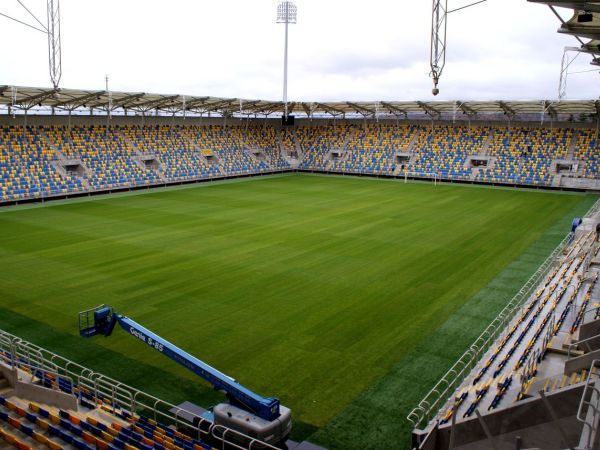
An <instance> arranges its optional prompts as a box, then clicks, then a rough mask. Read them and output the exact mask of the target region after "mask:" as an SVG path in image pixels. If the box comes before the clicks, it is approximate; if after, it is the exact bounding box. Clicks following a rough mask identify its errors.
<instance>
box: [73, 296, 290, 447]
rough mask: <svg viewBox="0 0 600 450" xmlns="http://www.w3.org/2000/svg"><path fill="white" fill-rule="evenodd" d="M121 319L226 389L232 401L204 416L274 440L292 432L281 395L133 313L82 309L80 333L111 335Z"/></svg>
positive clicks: (159, 348) (154, 345)
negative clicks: (197, 353)
mask: <svg viewBox="0 0 600 450" xmlns="http://www.w3.org/2000/svg"><path fill="white" fill-rule="evenodd" d="M117 323H118V324H119V325H120V326H121V328H123V329H124V330H125V331H126V332H128V333H129V334H131V335H132V336H134V337H135V338H137V339H139V340H140V341H142V342H144V343H145V344H147V345H148V346H150V347H152V348H153V349H154V350H156V351H158V352H160V353H162V354H163V355H165V356H166V357H168V358H170V359H172V360H173V361H175V362H177V363H179V364H181V365H182V366H183V367H185V368H186V369H189V370H191V371H192V372H194V373H195V374H196V375H198V376H200V377H202V378H203V379H204V380H206V381H208V382H209V383H210V384H211V385H212V386H213V387H214V389H215V390H217V391H222V392H224V393H225V395H226V396H227V398H228V399H229V403H220V404H218V405H216V406H214V407H213V408H212V411H210V410H209V411H207V412H206V413H205V414H204V415H203V417H204V418H206V419H208V420H210V421H212V422H214V423H215V424H218V425H223V426H226V427H228V428H232V429H234V430H236V431H239V432H241V433H244V434H246V435H248V436H250V437H252V438H256V439H260V440H261V441H264V442H267V443H270V444H276V443H280V442H283V441H284V440H285V439H286V438H287V436H288V435H289V433H290V431H291V429H292V414H291V411H290V409H289V408H286V407H285V406H283V405H280V404H279V400H278V399H276V398H272V397H262V396H260V395H258V394H256V393H254V392H252V391H251V390H250V389H247V388H245V387H244V386H242V385H241V384H239V383H238V382H237V381H235V380H234V379H233V378H231V377H229V376H227V375H225V374H224V373H222V372H219V371H218V370H217V369H215V368H214V367H211V366H209V365H208V364H206V363H205V362H203V361H200V360H199V359H198V358H196V357H194V356H192V355H190V354H189V353H187V352H185V351H183V350H182V349H180V348H179V347H177V346H176V345H174V344H172V343H170V342H169V341H167V340H166V339H163V338H161V337H160V336H158V335H157V334H154V333H153V332H152V331H150V330H148V329H147V328H144V327H143V326H142V325H140V324H139V323H137V322H135V321H134V320H132V319H130V318H129V317H125V316H123V315H121V314H119V313H117V312H115V311H114V310H113V308H112V307H111V306H106V305H101V306H98V307H96V308H93V309H90V310H87V311H82V312H80V313H79V334H80V335H81V336H83V337H92V336H95V335H97V334H101V335H104V336H106V337H108V336H110V335H111V333H112V332H113V330H114V328H115V325H116V324H117Z"/></svg>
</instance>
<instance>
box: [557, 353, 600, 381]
mask: <svg viewBox="0 0 600 450" xmlns="http://www.w3.org/2000/svg"><path fill="white" fill-rule="evenodd" d="M595 359H600V350H595V351H593V352H589V353H586V354H585V355H581V356H578V357H577V358H571V359H569V360H568V361H566V362H565V372H564V374H565V375H571V374H572V373H573V372H581V371H582V370H583V369H586V370H589V368H590V366H591V365H592V361H594V360H595Z"/></svg>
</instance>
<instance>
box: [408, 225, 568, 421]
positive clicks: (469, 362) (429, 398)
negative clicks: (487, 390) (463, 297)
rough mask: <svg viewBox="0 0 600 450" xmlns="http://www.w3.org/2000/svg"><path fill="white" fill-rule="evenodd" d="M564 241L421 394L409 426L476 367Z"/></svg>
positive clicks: (424, 416)
mask: <svg viewBox="0 0 600 450" xmlns="http://www.w3.org/2000/svg"><path fill="white" fill-rule="evenodd" d="M568 241H569V236H566V237H565V238H564V239H563V240H562V241H561V243H560V244H558V246H557V247H556V248H555V249H554V251H553V252H552V253H551V254H550V256H548V258H546V260H545V261H544V262H543V263H542V265H541V266H540V267H539V268H538V269H537V270H536V272H535V273H534V274H533V275H532V276H531V277H530V278H529V279H528V280H527V282H526V283H525V284H524V285H523V286H522V287H521V289H519V291H518V292H517V293H516V294H515V296H514V297H513V298H512V299H511V301H510V302H509V303H508V304H507V305H506V306H505V307H504V309H502V311H500V313H499V314H498V315H497V316H496V317H495V318H494V319H493V320H492V322H491V323H490V324H489V325H488V326H487V328H486V329H485V330H484V331H483V332H482V333H481V334H480V335H479V337H477V339H476V340H475V342H474V343H473V344H471V346H470V347H469V349H468V350H467V351H465V353H463V355H462V356H461V357H460V358H459V359H458V361H456V363H454V365H453V366H452V367H451V368H450V369H449V370H448V371H447V372H446V374H445V375H444V376H443V377H442V378H441V379H440V381H438V383H437V384H436V385H435V386H434V387H433V388H432V389H431V390H430V391H429V392H428V393H427V395H425V397H424V398H423V400H421V402H420V403H419V405H418V406H417V407H416V408H415V409H413V410H412V411H411V412H410V413H409V415H408V417H407V420H408V421H409V422H410V423H411V424H412V426H413V427H418V426H423V425H426V422H428V421H429V420H430V419H431V418H433V415H434V414H437V411H438V410H439V408H440V407H441V406H442V402H446V400H447V398H448V397H449V395H450V394H451V393H452V392H454V390H455V389H456V388H457V387H458V386H459V385H460V384H461V383H462V382H463V380H464V379H465V378H466V376H467V375H468V374H469V373H470V372H471V370H472V369H473V368H474V367H475V366H476V364H477V362H478V361H479V359H480V358H481V356H482V355H483V354H485V352H487V351H488V350H489V348H490V347H491V345H492V344H493V343H494V342H495V340H496V339H497V338H498V336H500V334H501V332H502V331H504V329H505V328H506V327H507V326H508V324H509V323H510V321H511V320H512V319H513V317H514V315H515V314H516V312H517V311H518V310H519V309H520V308H521V307H522V306H523V304H524V303H525V301H526V300H527V299H528V298H529V296H530V295H531V293H532V292H533V290H534V289H535V287H537V286H538V285H539V283H540V281H541V280H542V279H543V278H544V277H545V276H546V275H547V273H548V271H549V269H550V267H551V266H552V265H553V264H554V263H555V262H556V257H557V256H558V255H559V253H560V252H561V251H562V250H563V248H564V247H565V246H566V244H567V243H568ZM460 366H462V367H460ZM459 367H460V369H459ZM443 384H445V385H446V387H445V388H443V389H440V388H441V386H442V385H443Z"/></svg>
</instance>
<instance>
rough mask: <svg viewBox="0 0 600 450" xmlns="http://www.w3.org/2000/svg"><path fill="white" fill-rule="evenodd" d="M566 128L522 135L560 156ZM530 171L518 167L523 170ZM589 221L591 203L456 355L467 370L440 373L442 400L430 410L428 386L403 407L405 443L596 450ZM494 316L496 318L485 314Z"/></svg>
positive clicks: (598, 315)
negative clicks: (514, 301)
mask: <svg viewBox="0 0 600 450" xmlns="http://www.w3.org/2000/svg"><path fill="white" fill-rule="evenodd" d="M519 134H521V133H519ZM570 136H572V135H570V134H569V132H568V131H560V132H558V133H552V134H550V133H538V134H536V135H535V137H534V138H533V139H532V142H533V141H537V142H538V144H536V145H538V146H539V145H540V144H539V142H540V141H542V140H543V141H544V142H546V144H549V145H548V148H549V150H543V151H542V150H540V153H544V154H545V155H546V159H547V158H550V157H557V156H561V152H564V151H565V147H564V146H565V144H566V143H568V139H569V137H570ZM527 142H528V141H527ZM531 167H533V168H534V169H535V167H536V166H535V165H531V166H530V168H531ZM534 169H528V170H527V171H523V172H521V173H523V174H524V176H526V177H529V176H530V174H531V173H532V172H531V171H530V170H534ZM599 220H600V202H597V203H596V204H595V205H594V207H593V208H592V210H591V211H590V212H589V213H588V216H587V217H586V218H585V219H584V220H583V222H582V224H581V225H579V227H578V228H577V229H576V230H575V232H574V233H572V234H571V235H570V236H568V237H567V238H566V239H565V241H563V244H562V245H561V246H560V247H559V248H558V251H557V252H555V254H553V255H551V257H550V258H549V259H548V263H547V264H545V265H543V266H542V267H543V268H544V269H543V271H542V272H540V273H543V274H544V276H543V277H541V278H540V282H539V284H538V285H537V286H536V285H535V284H531V283H530V288H529V290H531V291H532V293H531V295H530V296H528V297H523V301H522V302H520V303H519V304H518V307H513V309H512V310H513V311H514V312H515V313H516V314H515V315H514V317H513V318H512V320H511V321H510V322H509V323H507V326H506V327H502V328H499V329H498V331H499V333H498V334H496V335H497V338H496V339H495V340H494V341H493V344H492V345H491V346H490V347H489V350H487V351H483V352H480V351H477V348H478V345H479V344H478V343H475V344H474V345H473V346H472V347H471V350H470V354H469V355H467V356H466V357H467V358H468V359H470V360H471V361H472V363H469V362H467V359H464V360H461V362H460V365H461V366H462V367H466V368H467V369H468V370H467V371H466V372H464V373H465V375H466V376H465V378H464V380H463V381H462V382H459V383H458V384H454V383H456V381H457V380H458V378H457V373H458V371H457V370H456V368H453V369H451V371H450V372H448V374H447V376H449V377H454V379H453V380H452V381H448V380H449V379H448V378H446V377H445V378H444V379H443V380H442V381H441V384H440V383H438V386H436V388H439V387H440V386H442V385H446V386H448V389H447V390H446V393H447V394H448V395H449V398H448V399H447V401H445V404H444V405H443V406H442V407H441V408H439V410H437V411H436V410H435V407H434V408H429V407H428V406H427V405H431V404H436V402H437V400H435V398H440V399H441V398H443V395H442V396H438V395H437V393H434V392H435V391H437V389H436V388H434V389H433V390H432V391H431V392H430V395H429V396H428V397H426V398H425V399H424V401H423V402H422V403H421V404H420V406H419V407H418V408H417V409H415V410H414V411H413V413H411V415H410V416H409V420H410V421H412V422H413V423H414V424H415V427H416V429H415V431H414V433H413V448H418V449H424V450H425V449H426V450H435V449H446V448H454V449H465V450H466V449H480V448H482V449H483V448H514V445H515V442H518V444H517V448H544V449H554V448H556V449H558V448H581V449H591V448H597V445H598V441H599V440H600V436H599V434H600V433H598V429H599V426H600V410H599V409H598V406H599V405H600V396H598V391H597V388H596V387H594V386H596V385H597V383H598V377H599V376H600V367H599V366H600V358H599V355H600V334H599V333H600V285H599V284H598V279H599V278H600V244H599V243H598V241H597V239H596V234H595V226H596V224H597V223H598V221H599ZM500 323H503V322H502V320H501V319H500V318H498V319H496V320H495V321H494V324H500ZM491 326H492V325H491ZM490 330H491V328H490V329H488V330H486V331H485V332H484V334H485V335H486V336H489V335H490V333H491V331H490ZM480 340H481V338H480ZM478 342H479V340H478ZM477 355H481V356H480V357H479V358H480V359H475V358H477ZM453 386H456V387H455V388H453ZM437 392H438V393H439V392H440V391H437ZM427 409H429V413H431V414H432V415H431V416H428V415H429V413H428V412H427ZM423 425H424V428H422V429H421V428H420V426H423ZM484 429H485V432H483V430H484Z"/></svg>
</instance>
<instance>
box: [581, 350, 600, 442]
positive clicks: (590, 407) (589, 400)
mask: <svg viewBox="0 0 600 450" xmlns="http://www.w3.org/2000/svg"><path fill="white" fill-rule="evenodd" d="M599 367H600V360H599V359H595V360H593V361H592V364H591V366H590V371H589V373H588V376H587V380H586V382H585V388H584V389H583V394H582V395H581V401H580V402H579V408H578V409H577V420H578V421H579V422H581V423H582V424H583V429H582V431H581V438H580V440H579V446H578V449H580V450H591V448H592V446H593V445H594V441H595V440H596V434H597V433H598V422H599V419H600V389H599V386H598V385H597V384H598V383H597V382H598V380H600V373H599V372H597V371H595V370H594V369H597V368H599Z"/></svg>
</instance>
